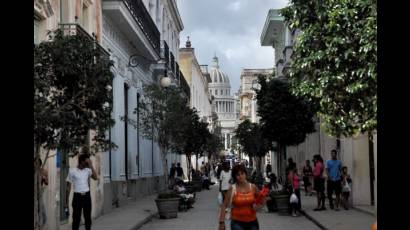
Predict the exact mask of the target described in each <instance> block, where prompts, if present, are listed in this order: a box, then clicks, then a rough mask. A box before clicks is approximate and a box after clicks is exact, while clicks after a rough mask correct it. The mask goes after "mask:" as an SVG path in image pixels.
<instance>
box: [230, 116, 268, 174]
mask: <svg viewBox="0 0 410 230" xmlns="http://www.w3.org/2000/svg"><path fill="white" fill-rule="evenodd" d="M235 134H236V138H237V140H238V142H239V144H240V145H241V146H242V149H243V151H244V152H245V153H246V154H247V155H248V156H249V157H255V158H256V159H258V162H257V164H256V165H257V167H256V170H257V171H258V172H262V171H261V170H262V169H261V162H262V157H264V156H265V155H266V153H267V152H268V151H269V150H270V148H271V144H270V143H271V142H270V141H269V140H268V139H267V138H265V137H264V135H263V133H262V129H261V127H260V126H259V124H257V123H252V122H250V121H249V120H248V119H246V120H244V121H243V122H242V123H240V124H239V125H238V127H237V128H236V130H235Z"/></svg>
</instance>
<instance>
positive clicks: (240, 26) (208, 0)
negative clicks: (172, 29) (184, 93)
mask: <svg viewBox="0 0 410 230" xmlns="http://www.w3.org/2000/svg"><path fill="white" fill-rule="evenodd" d="M287 2H288V0H177V4H178V9H179V13H180V15H181V18H182V22H183V24H184V30H183V31H182V32H181V34H180V40H181V47H185V42H186V38H187V36H189V37H190V40H191V43H192V47H193V48H195V54H196V56H197V59H198V62H199V64H205V65H206V64H207V65H210V64H211V61H212V57H213V56H214V53H216V56H218V58H219V66H220V68H221V69H222V70H223V71H225V73H227V74H228V76H229V79H230V81H231V86H232V90H231V92H237V90H238V89H239V86H240V74H241V70H242V69H243V68H272V67H273V63H274V62H273V61H274V60H273V59H274V51H273V48H272V47H262V46H261V45H260V35H261V33H262V29H263V26H264V23H265V19H266V16H267V14H268V11H269V9H275V8H282V7H284V6H286V4H287Z"/></svg>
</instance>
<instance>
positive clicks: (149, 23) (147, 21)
mask: <svg viewBox="0 0 410 230" xmlns="http://www.w3.org/2000/svg"><path fill="white" fill-rule="evenodd" d="M102 2H103V5H102V10H103V15H104V18H107V19H108V20H107V23H103V27H104V28H103V31H105V33H106V34H108V35H110V34H115V33H118V32H121V33H122V34H123V35H124V36H125V38H126V39H127V40H129V41H130V43H131V45H132V46H133V47H138V48H135V49H136V50H137V51H138V52H139V54H140V55H142V56H145V57H147V58H149V59H152V60H157V59H159V57H160V52H161V40H160V32H159V31H158V28H157V26H156V24H155V22H154V21H153V20H152V18H151V15H150V14H149V12H148V10H147V8H146V7H145V5H144V3H143V1H142V0H103V1H102ZM104 21H105V20H103V22H104ZM110 36H113V35H110ZM113 38H114V39H115V36H113Z"/></svg>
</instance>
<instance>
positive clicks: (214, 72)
mask: <svg viewBox="0 0 410 230" xmlns="http://www.w3.org/2000/svg"><path fill="white" fill-rule="evenodd" d="M209 75H210V77H211V83H219V84H229V77H228V75H227V74H226V73H224V72H223V71H222V70H221V69H219V63H218V58H217V57H216V56H215V57H214V58H213V62H212V68H211V70H210V72H209Z"/></svg>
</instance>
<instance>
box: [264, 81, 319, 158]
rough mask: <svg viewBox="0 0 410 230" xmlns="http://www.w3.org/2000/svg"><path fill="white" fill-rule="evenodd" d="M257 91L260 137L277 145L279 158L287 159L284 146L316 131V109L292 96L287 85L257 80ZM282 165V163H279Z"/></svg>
mask: <svg viewBox="0 0 410 230" xmlns="http://www.w3.org/2000/svg"><path fill="white" fill-rule="evenodd" d="M258 81H259V84H260V85H261V87H260V90H256V93H257V104H258V111H257V113H258V115H259V116H260V125H261V129H262V134H263V137H264V138H266V139H268V140H269V142H270V143H273V142H277V143H278V147H279V154H281V155H283V156H285V155H286V146H293V145H297V144H300V143H302V142H303V141H304V140H305V139H306V136H307V134H309V133H312V132H314V131H315V127H314V126H315V121H314V116H315V114H316V110H315V107H314V105H313V104H312V103H310V102H309V101H307V100H305V99H302V98H299V97H296V96H294V95H293V94H292V93H291V91H290V86H289V84H288V83H287V82H286V81H284V80H280V79H277V78H272V79H270V80H269V81H267V79H266V78H263V77H259V78H258ZM282 163H283V162H282Z"/></svg>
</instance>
